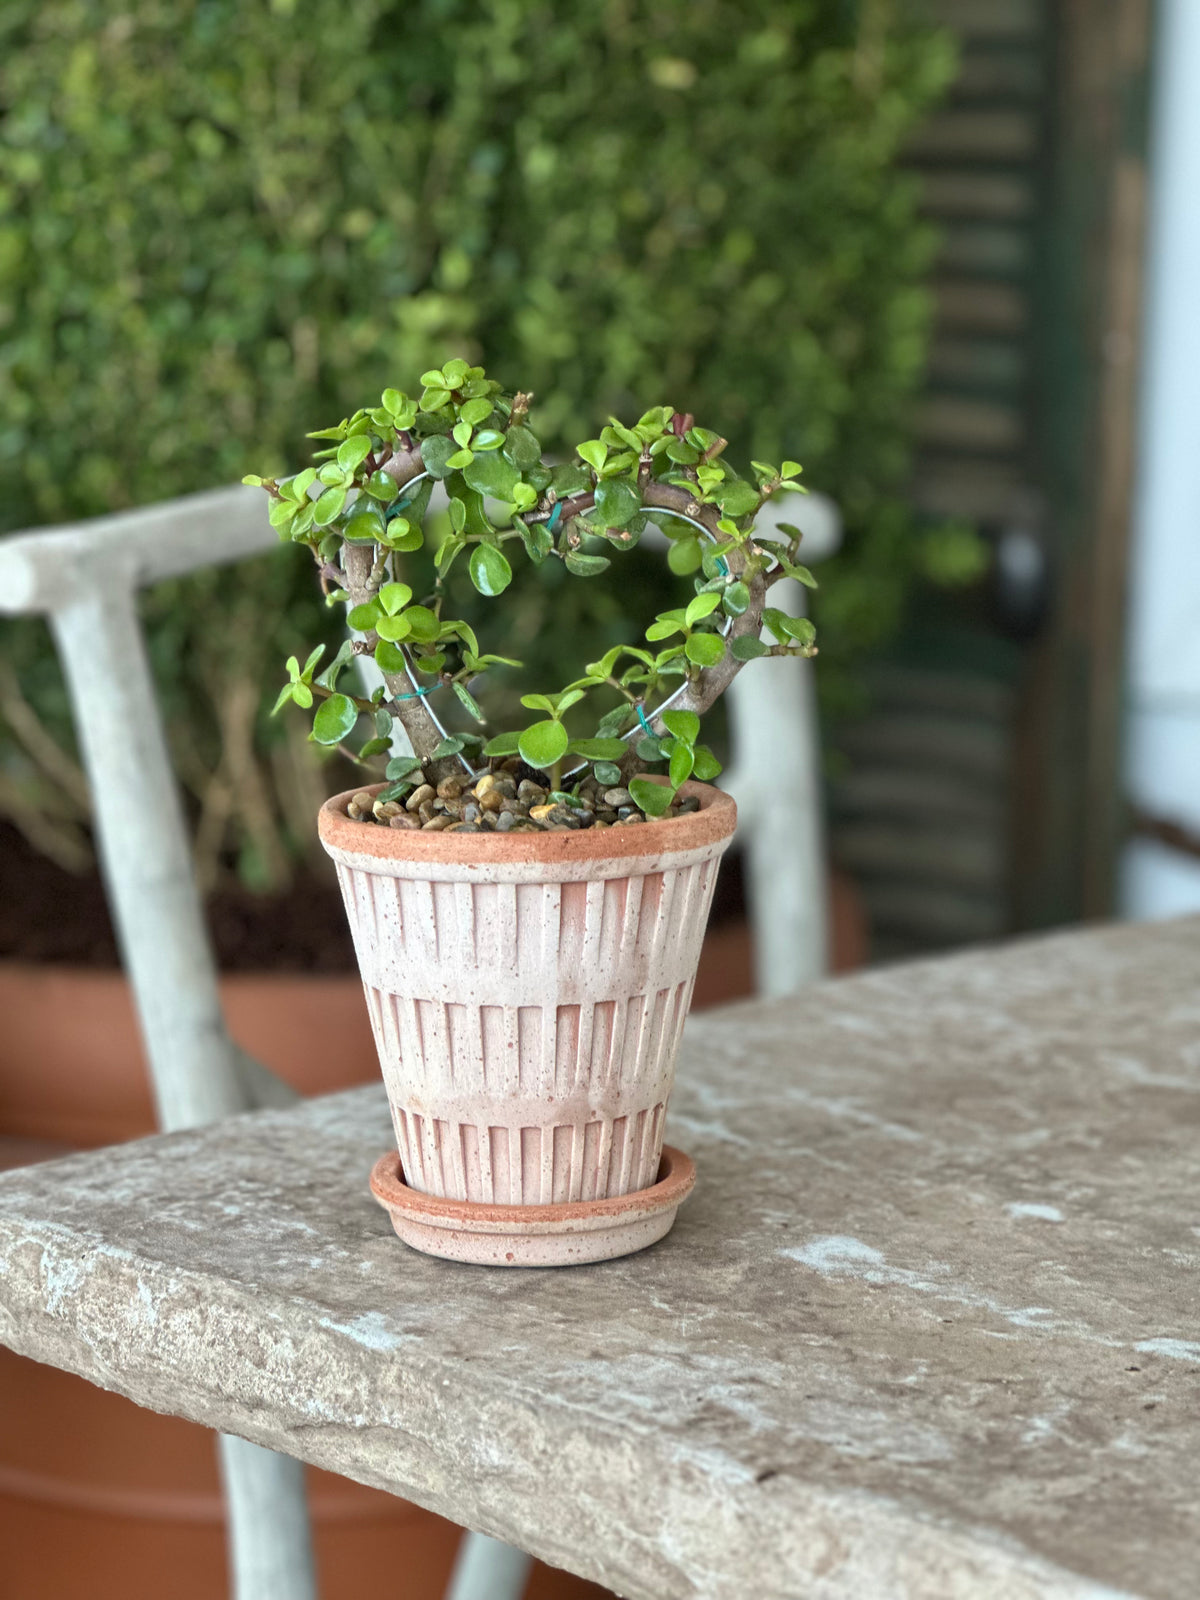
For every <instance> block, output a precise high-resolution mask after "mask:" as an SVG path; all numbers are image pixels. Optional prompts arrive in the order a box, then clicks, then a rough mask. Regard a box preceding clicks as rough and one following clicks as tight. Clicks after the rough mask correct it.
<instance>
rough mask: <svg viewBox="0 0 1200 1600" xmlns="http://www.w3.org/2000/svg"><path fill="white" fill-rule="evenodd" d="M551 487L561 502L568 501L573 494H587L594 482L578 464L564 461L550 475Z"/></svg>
mask: <svg viewBox="0 0 1200 1600" xmlns="http://www.w3.org/2000/svg"><path fill="white" fill-rule="evenodd" d="M550 485H551V487H552V488H553V490H554V492H555V494H556V495H557V496H558V498H559V499H560V500H566V499H568V498H569V497H570V496H571V495H573V494H586V493H587V492H588V490H589V489H590V488H591V487H592V480H591V478H590V477H589V476H588V474H587V473H586V472H585V470H584V469H583V468H582V467H581V466H579V465H578V464H577V463H576V462H574V461H562V462H560V463H559V465H558V466H557V467H555V469H554V471H553V472H552V473H551V474H550Z"/></svg>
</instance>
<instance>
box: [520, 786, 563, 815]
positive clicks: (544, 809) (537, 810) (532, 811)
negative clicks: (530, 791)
mask: <svg viewBox="0 0 1200 1600" xmlns="http://www.w3.org/2000/svg"><path fill="white" fill-rule="evenodd" d="M522 787H523V785H522ZM555 809H556V807H554V806H553V805H541V806H530V808H529V815H530V816H531V817H532V818H533V820H534V821H535V822H544V821H545V820H546V818H547V817H548V816H549V815H550V813H551V812H552V811H554V810H555Z"/></svg>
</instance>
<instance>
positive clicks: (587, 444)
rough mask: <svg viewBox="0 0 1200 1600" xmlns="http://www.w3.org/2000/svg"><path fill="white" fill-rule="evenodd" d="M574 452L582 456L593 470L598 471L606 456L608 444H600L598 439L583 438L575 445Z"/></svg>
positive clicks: (601, 467) (602, 465)
mask: <svg viewBox="0 0 1200 1600" xmlns="http://www.w3.org/2000/svg"><path fill="white" fill-rule="evenodd" d="M575 453H576V455H580V456H582V457H583V459H584V460H585V461H586V462H587V464H588V466H589V467H591V469H592V471H593V472H600V471H601V470H602V469H603V467H604V463H605V461H606V460H607V458H608V446H607V445H606V444H601V443H600V441H599V439H585V440H584V442H583V443H582V444H581V445H577V446H576V447H575Z"/></svg>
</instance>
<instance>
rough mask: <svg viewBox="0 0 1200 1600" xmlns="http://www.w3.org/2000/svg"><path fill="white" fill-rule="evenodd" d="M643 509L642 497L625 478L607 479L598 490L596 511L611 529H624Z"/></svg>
mask: <svg viewBox="0 0 1200 1600" xmlns="http://www.w3.org/2000/svg"><path fill="white" fill-rule="evenodd" d="M641 509H642V497H641V495H640V494H639V493H638V492H637V490H636V489H635V488H634V486H633V484H631V483H626V482H625V480H624V479H623V478H606V479H605V480H604V482H603V483H602V484H600V485H599V486H598V488H597V489H596V511H597V513H598V514H599V516H600V517H601V518H602V519H603V521H604V522H605V524H606V525H607V526H608V527H610V528H623V527H624V526H625V524H626V523H627V522H629V521H630V519H631V518H632V517H635V516H637V514H638V512H639V511H640V510H641Z"/></svg>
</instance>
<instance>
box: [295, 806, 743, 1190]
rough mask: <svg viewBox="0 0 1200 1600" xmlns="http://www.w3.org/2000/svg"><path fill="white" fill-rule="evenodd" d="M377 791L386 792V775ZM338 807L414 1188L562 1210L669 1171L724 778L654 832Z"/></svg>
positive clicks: (333, 821) (721, 837)
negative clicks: (461, 826) (522, 826)
mask: <svg viewBox="0 0 1200 1600" xmlns="http://www.w3.org/2000/svg"><path fill="white" fill-rule="evenodd" d="M377 787H382V785H379V786H377ZM354 792H355V791H353V790H351V791H348V792H347V793H345V794H342V795H337V796H335V797H334V798H333V799H332V800H329V801H327V802H326V803H325V805H324V806H323V807H322V808H321V813H320V833H321V842H322V843H323V844H324V846H325V848H326V850H327V851H328V852H329V854H330V855H331V856H332V857H333V859H334V861H335V863H336V864H337V869H338V878H339V880H340V882H341V886H342V894H343V897H344V899H345V902H346V911H347V914H348V916H349V919H350V927H351V932H352V934H353V936H354V945H355V951H356V954H357V956H358V962H359V967H360V969H361V971H362V977H363V986H364V988H365V990H366V995H367V1003H368V1006H369V1008H370V1012H371V1023H372V1027H373V1029H374V1033H375V1043H376V1046H377V1048H378V1051H379V1060H380V1065H381V1067H382V1069H383V1077H384V1082H385V1084H386V1086H387V1091H388V1098H389V1101H390V1103H391V1108H392V1119H393V1122H394V1125H395V1129H396V1142H397V1145H398V1148H399V1151H400V1157H401V1161H402V1163H403V1167H404V1174H405V1178H406V1181H407V1183H408V1185H409V1187H410V1188H412V1189H416V1190H419V1191H421V1192H423V1193H426V1194H431V1195H437V1196H439V1197H441V1198H445V1199H452V1200H462V1201H472V1202H487V1203H489V1204H500V1205H518V1206H519V1205H526V1206H533V1205H542V1206H546V1205H558V1204H563V1203H576V1202H580V1201H593V1200H603V1199H607V1198H612V1197H615V1196H620V1195H625V1194H629V1193H631V1192H632V1191H635V1190H640V1189H645V1188H647V1187H648V1186H649V1185H651V1184H652V1183H654V1181H655V1177H656V1175H657V1173H658V1168H659V1157H660V1154H661V1150H662V1137H663V1122H664V1119H665V1116H666V1109H667V1101H668V1098H669V1096H670V1093H671V1087H672V1084H673V1082H674V1076H675V1056H676V1051H677V1049H678V1045H679V1036H680V1033H681V1031H682V1028H683V1023H684V1018H685V1017H686V1016H687V1012H688V1006H689V1004H690V1002H691V996H692V986H693V984H694V982H695V977H696V967H697V963H698V961H699V958H700V946H701V942H702V940H703V937H704V927H705V923H706V922H707V920H708V911H709V906H710V905H711V903H712V894H713V888H714V886H715V883H716V876H717V866H718V863H719V861H720V858H721V856H722V854H723V853H724V851H725V850H726V848H727V847H728V845H729V843H730V841H731V839H732V836H733V830H734V826H735V824H736V821H737V808H736V806H735V805H734V803H733V801H732V800H731V799H730V797H729V796H728V795H726V794H722V793H721V791H720V790H718V789H713V788H711V787H709V786H708V785H707V784H700V783H697V784H687V785H685V788H684V793H685V795H688V796H691V795H694V796H695V797H696V798H697V799H698V800H699V802H700V809H699V810H698V811H694V812H691V813H689V814H688V815H686V816H681V817H673V818H669V819H664V820H661V821H658V822H653V823H646V824H643V825H641V826H639V827H614V828H607V829H604V830H600V829H595V828H589V829H586V830H580V831H579V832H574V833H540V832H539V833H515V834H499V835H498V834H478V833H450V832H442V833H426V832H423V831H421V830H408V829H394V828H383V827H379V826H377V825H376V824H374V823H363V822H354V821H351V820H350V818H349V817H348V816H347V814H346V807H347V805H348V803H349V801H350V800H351V799H352V798H353V794H354Z"/></svg>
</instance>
